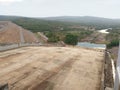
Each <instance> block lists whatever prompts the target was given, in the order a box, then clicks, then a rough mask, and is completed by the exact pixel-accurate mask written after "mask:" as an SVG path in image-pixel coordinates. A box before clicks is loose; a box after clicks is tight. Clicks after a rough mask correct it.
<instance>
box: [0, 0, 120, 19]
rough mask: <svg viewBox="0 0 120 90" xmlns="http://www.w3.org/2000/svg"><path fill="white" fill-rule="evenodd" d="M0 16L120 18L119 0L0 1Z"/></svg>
mask: <svg viewBox="0 0 120 90" xmlns="http://www.w3.org/2000/svg"><path fill="white" fill-rule="evenodd" d="M0 15H18V16H27V17H50V16H97V17H105V18H120V0H0Z"/></svg>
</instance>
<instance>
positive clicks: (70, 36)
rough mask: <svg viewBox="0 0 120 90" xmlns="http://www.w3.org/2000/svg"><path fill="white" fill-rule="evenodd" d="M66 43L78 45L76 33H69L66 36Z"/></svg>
mask: <svg viewBox="0 0 120 90" xmlns="http://www.w3.org/2000/svg"><path fill="white" fill-rule="evenodd" d="M65 43H66V44H69V45H76V44H77V43H78V36H77V35H74V34H67V35H66V36H65Z"/></svg>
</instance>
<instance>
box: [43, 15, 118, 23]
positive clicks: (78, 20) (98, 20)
mask: <svg viewBox="0 0 120 90" xmlns="http://www.w3.org/2000/svg"><path fill="white" fill-rule="evenodd" d="M44 19H45V20H52V21H64V22H75V23H81V24H82V23H83V24H91V25H92V24H100V25H120V19H109V18H102V17H92V16H61V17H47V18H44Z"/></svg>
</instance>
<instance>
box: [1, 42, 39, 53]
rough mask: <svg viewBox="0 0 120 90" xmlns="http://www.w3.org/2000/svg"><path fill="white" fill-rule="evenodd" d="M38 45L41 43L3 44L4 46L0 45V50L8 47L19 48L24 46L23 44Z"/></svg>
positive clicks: (8, 48)
mask: <svg viewBox="0 0 120 90" xmlns="http://www.w3.org/2000/svg"><path fill="white" fill-rule="evenodd" d="M40 45H41V44H29V43H25V44H11V45H4V46H0V51H6V50H10V49H15V48H19V47H25V46H40Z"/></svg>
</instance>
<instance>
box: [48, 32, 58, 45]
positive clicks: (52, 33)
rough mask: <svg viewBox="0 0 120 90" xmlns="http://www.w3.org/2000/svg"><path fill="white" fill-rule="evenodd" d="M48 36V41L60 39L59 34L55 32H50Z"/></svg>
mask: <svg viewBox="0 0 120 90" xmlns="http://www.w3.org/2000/svg"><path fill="white" fill-rule="evenodd" d="M46 36H47V37H48V42H53V43H55V42H58V41H59V40H60V39H59V36H57V35H56V34H55V33H54V32H49V33H47V34H46Z"/></svg>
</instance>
